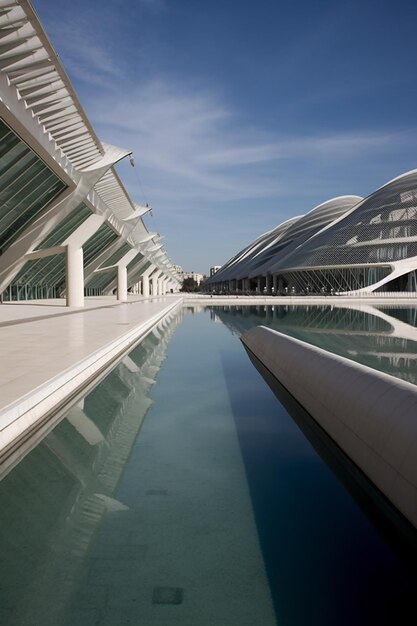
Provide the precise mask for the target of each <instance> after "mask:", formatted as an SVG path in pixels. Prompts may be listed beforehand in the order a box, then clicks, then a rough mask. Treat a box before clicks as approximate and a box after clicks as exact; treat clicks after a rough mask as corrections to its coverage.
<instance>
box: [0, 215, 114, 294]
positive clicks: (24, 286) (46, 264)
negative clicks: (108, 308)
mask: <svg viewBox="0 0 417 626" xmlns="http://www.w3.org/2000/svg"><path fill="white" fill-rule="evenodd" d="M89 214H90V211H89V209H88V208H87V207H86V206H85V205H80V207H79V208H78V210H77V209H76V210H75V211H73V212H72V213H71V214H70V215H69V216H68V217H67V218H66V220H63V222H62V224H60V225H59V226H57V227H56V228H55V229H54V230H53V231H52V233H50V235H49V236H48V237H47V238H46V239H45V241H44V242H43V245H42V246H41V247H42V248H48V247H51V246H52V245H59V244H60V243H62V242H63V241H64V240H65V239H66V238H67V237H68V236H69V235H70V234H71V233H72V232H74V230H75V229H76V228H77V227H78V226H79V224H80V223H82V221H84V219H86V217H88V215H89ZM116 239H117V234H116V233H115V232H114V230H113V229H112V228H111V227H110V226H108V225H107V224H102V225H101V226H100V228H99V229H98V230H97V232H96V233H94V235H93V236H92V237H90V239H88V240H87V241H86V243H85V244H84V246H83V251H84V268H85V267H87V266H88V265H89V264H90V263H91V261H92V260H93V258H94V257H95V256H97V255H99V254H101V252H103V251H104V250H105V249H106V248H107V246H108V245H110V244H111V243H112V242H113V241H115V240H116ZM47 243H48V245H46V244H47ZM65 275H66V268H65V254H54V255H52V256H48V257H45V258H43V259H35V260H33V261H28V262H27V263H25V265H24V266H23V268H22V269H21V270H20V272H19V274H18V275H17V276H16V277H15V279H14V280H13V282H12V284H11V285H9V287H8V288H7V289H6V290H5V292H4V295H3V297H4V299H5V300H32V299H38V298H39V299H42V298H59V297H60V296H61V295H62V292H63V291H64V289H65ZM87 293H88V295H93V294H91V293H89V292H87ZM97 295H98V294H97Z"/></svg>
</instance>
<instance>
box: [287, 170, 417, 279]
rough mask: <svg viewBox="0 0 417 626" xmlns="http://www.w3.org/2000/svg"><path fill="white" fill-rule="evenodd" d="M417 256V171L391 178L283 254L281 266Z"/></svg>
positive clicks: (382, 261)
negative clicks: (299, 245)
mask: <svg viewBox="0 0 417 626" xmlns="http://www.w3.org/2000/svg"><path fill="white" fill-rule="evenodd" d="M413 256H417V171H412V172H409V173H408V174H405V175H404V176H401V177H400V178H397V179H395V180H394V181H392V182H391V183H388V184H387V185H385V186H384V187H382V188H381V189H378V191H376V192H375V193H373V194H372V195H370V196H369V197H368V198H366V199H365V200H364V201H363V202H362V203H361V204H360V205H359V206H358V207H357V208H356V209H355V210H354V211H352V212H351V213H349V215H347V216H346V217H345V218H343V219H341V220H340V221H338V222H337V223H335V224H334V225H332V226H331V227H330V228H328V229H326V230H325V231H323V232H322V233H320V234H318V235H317V236H316V237H315V238H314V239H311V240H310V241H307V242H306V244H305V245H303V246H302V247H300V248H299V249H297V250H296V251H295V252H294V254H292V255H291V256H290V257H287V258H285V259H282V262H281V263H280V268H282V269H289V268H292V267H297V268H298V267H314V266H323V265H359V264H374V263H389V262H394V261H401V260H403V259H407V258H409V257H413Z"/></svg>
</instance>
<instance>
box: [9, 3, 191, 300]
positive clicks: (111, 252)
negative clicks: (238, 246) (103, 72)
mask: <svg viewBox="0 0 417 626" xmlns="http://www.w3.org/2000/svg"><path fill="white" fill-rule="evenodd" d="M0 35H1V41H2V46H1V48H0V63H1V69H2V71H1V73H0V150H1V154H2V158H1V163H0V194H1V196H0V197H1V198H2V204H0V250H1V256H0V293H3V298H4V299H6V300H7V299H10V300H12V299H13V300H16V299H32V298H42V297H43V298H46V297H65V298H66V300H67V304H68V305H69V306H82V305H83V300H84V295H85V293H87V294H91V295H97V294H109V293H113V291H115V290H116V289H117V293H118V297H119V299H120V300H124V299H126V296H127V291H128V289H132V288H133V286H134V285H136V286H137V285H138V284H139V283H140V277H141V275H142V273H143V272H144V271H146V269H147V268H148V267H149V266H150V265H152V266H154V267H155V271H156V270H157V271H158V272H159V274H160V276H161V277H162V276H163V277H164V278H166V279H167V281H168V282H169V284H170V285H171V288H172V289H173V290H178V289H179V287H180V282H179V277H178V275H177V273H176V271H175V269H174V266H173V265H172V263H171V261H170V260H169V258H168V256H167V254H166V252H165V251H164V249H163V247H162V244H161V243H160V235H159V234H158V233H151V232H149V231H148V229H147V227H146V225H145V223H144V221H143V216H144V215H145V214H146V213H147V212H148V211H149V207H142V206H140V205H138V204H135V203H134V202H133V201H132V200H131V198H130V197H129V195H128V193H127V192H126V190H125V188H124V186H123V184H122V182H121V180H120V179H119V177H118V175H117V173H116V170H115V168H114V166H115V164H116V163H117V162H118V161H120V160H121V159H123V158H125V157H126V156H130V155H131V151H130V150H129V149H123V148H118V147H115V146H110V145H108V144H105V143H103V142H102V141H100V139H99V138H98V137H97V135H96V134H95V131H94V129H93V127H92V125H91V122H90V121H89V119H88V118H87V116H86V114H85V112H84V110H83V108H82V106H81V104H80V102H79V100H78V98H77V95H76V93H75V91H74V89H73V87H72V85H71V83H70V81H69V79H68V77H67V75H66V73H65V70H64V69H63V67H62V65H61V63H60V61H59V59H58V58H57V55H56V53H55V51H54V49H53V48H52V46H51V44H50V42H49V40H48V38H47V36H46V34H45V32H44V30H43V28H42V26H41V24H40V22H39V20H38V18H37V16H36V14H35V12H34V11H33V9H32V7H31V5H30V3H29V2H27V1H23V0H21V1H18V0H0ZM136 288H137V287H136Z"/></svg>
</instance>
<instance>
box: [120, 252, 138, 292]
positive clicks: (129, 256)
mask: <svg viewBox="0 0 417 626" xmlns="http://www.w3.org/2000/svg"><path fill="white" fill-rule="evenodd" d="M138 254H139V250H136V249H133V250H129V252H127V253H126V254H125V255H124V256H123V257H122V258H121V259H120V261H118V262H117V299H118V300H119V301H120V302H126V300H127V266H128V265H129V263H130V262H131V261H133V259H134V258H135V257H136V256H137V255H138Z"/></svg>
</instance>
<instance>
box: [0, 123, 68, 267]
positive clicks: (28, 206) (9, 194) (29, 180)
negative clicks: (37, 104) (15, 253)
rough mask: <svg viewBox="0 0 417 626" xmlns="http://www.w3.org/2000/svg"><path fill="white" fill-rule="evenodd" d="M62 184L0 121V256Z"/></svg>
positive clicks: (55, 195) (62, 188)
mask: <svg viewBox="0 0 417 626" xmlns="http://www.w3.org/2000/svg"><path fill="white" fill-rule="evenodd" d="M65 188H66V185H65V183H64V182H63V181H62V180H61V179H60V178H58V177H57V176H56V175H55V174H54V173H53V172H52V171H51V170H50V169H49V167H47V165H45V163H44V162H43V161H42V160H41V159H40V158H39V157H38V156H37V155H36V154H35V153H34V152H33V151H32V150H31V149H30V148H29V147H28V146H27V145H26V144H25V143H24V142H23V141H22V140H21V139H20V137H18V136H17V135H16V133H14V132H13V131H12V130H11V129H10V128H9V127H8V126H7V125H6V124H5V123H4V122H3V121H2V120H0V254H1V253H2V252H4V251H5V250H7V248H8V247H9V246H10V245H11V244H12V243H13V242H14V241H15V240H16V238H17V237H18V235H19V234H20V233H21V232H22V230H23V229H24V228H26V227H27V226H28V224H29V223H30V222H31V221H32V220H33V219H34V218H35V217H37V216H38V215H39V214H40V213H41V212H42V211H43V210H44V209H45V207H47V206H48V204H49V203H50V202H51V201H52V200H54V198H56V197H57V196H58V195H59V194H60V193H61V192H62V191H63V190H64V189H65Z"/></svg>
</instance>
